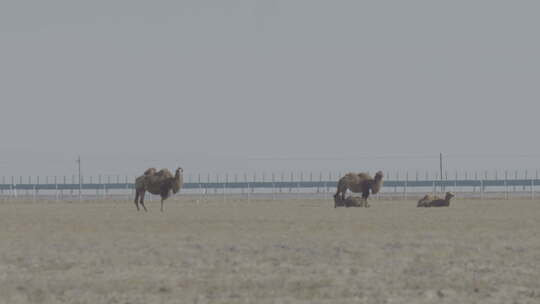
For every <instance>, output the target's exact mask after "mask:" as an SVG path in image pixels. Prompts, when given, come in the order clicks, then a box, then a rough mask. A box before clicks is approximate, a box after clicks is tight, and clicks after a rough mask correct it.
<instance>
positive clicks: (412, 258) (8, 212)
mask: <svg viewBox="0 0 540 304" xmlns="http://www.w3.org/2000/svg"><path fill="white" fill-rule="evenodd" d="M370 204H371V208H337V209H334V208H333V205H334V203H333V200H332V198H331V197H329V198H328V199H327V200H302V199H290V200H278V201H272V200H258V201H253V200H252V201H251V202H247V201H246V200H232V199H229V200H228V201H226V202H223V200H222V199H214V200H210V201H204V202H199V203H197V202H196V201H195V199H191V198H188V197H180V198H176V199H175V200H168V201H166V202H165V212H163V213H161V212H160V211H159V202H158V201H152V202H151V201H148V202H147V207H148V208H149V212H148V213H145V212H143V211H140V212H137V211H136V209H135V206H134V205H133V203H132V202H128V201H96V202H72V203H69V202H37V203H32V202H21V201H18V202H8V203H1V204H0V303H10V304H11V303H132V304H134V303H355V302H358V303H540V201H539V200H534V201H533V200H520V201H519V200H489V201H488V200H484V201H470V200H453V201H452V204H451V206H450V207H449V208H416V201H376V200H373V201H371V202H370Z"/></svg>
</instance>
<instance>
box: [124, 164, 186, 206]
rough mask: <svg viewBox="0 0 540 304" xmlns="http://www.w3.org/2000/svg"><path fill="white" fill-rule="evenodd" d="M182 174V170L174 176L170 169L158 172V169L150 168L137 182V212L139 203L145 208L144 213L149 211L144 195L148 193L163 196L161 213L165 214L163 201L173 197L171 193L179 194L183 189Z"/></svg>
mask: <svg viewBox="0 0 540 304" xmlns="http://www.w3.org/2000/svg"><path fill="white" fill-rule="evenodd" d="M182 173H183V169H182V168H178V169H176V173H175V175H174V176H173V175H172V173H171V171H169V170H168V169H161V170H159V171H157V172H156V169H154V168H150V169H148V170H146V171H145V172H144V175H142V176H139V177H137V179H136V180H135V206H136V207H137V211H139V203H140V204H141V206H142V207H143V208H144V211H148V210H146V206H145V205H144V194H145V193H146V191H148V192H150V193H152V194H159V195H160V196H161V211H162V212H163V201H164V200H166V199H167V198H168V197H169V196H170V195H171V191H172V192H173V193H177V192H178V191H180V188H182V185H183V175H182ZM139 198H140V200H139Z"/></svg>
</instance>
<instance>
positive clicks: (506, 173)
mask: <svg viewBox="0 0 540 304" xmlns="http://www.w3.org/2000/svg"><path fill="white" fill-rule="evenodd" d="M504 198H505V199H506V200H507V199H508V171H504Z"/></svg>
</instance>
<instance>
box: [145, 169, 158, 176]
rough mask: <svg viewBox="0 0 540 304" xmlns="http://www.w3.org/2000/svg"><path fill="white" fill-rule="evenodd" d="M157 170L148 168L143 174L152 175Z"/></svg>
mask: <svg viewBox="0 0 540 304" xmlns="http://www.w3.org/2000/svg"><path fill="white" fill-rule="evenodd" d="M156 172H157V170H156V168H148V169H146V171H144V175H154V174H156Z"/></svg>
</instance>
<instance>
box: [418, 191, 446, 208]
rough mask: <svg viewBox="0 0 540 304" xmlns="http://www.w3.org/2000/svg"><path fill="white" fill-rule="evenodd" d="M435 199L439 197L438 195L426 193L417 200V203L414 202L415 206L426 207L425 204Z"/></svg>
mask: <svg viewBox="0 0 540 304" xmlns="http://www.w3.org/2000/svg"><path fill="white" fill-rule="evenodd" d="M436 199H440V197H438V196H436V195H431V194H426V195H424V197H422V198H421V199H420V200H418V204H416V207H427V205H428V204H429V203H430V202H431V201H433V200H436Z"/></svg>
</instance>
